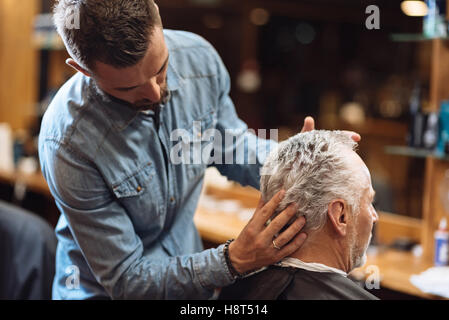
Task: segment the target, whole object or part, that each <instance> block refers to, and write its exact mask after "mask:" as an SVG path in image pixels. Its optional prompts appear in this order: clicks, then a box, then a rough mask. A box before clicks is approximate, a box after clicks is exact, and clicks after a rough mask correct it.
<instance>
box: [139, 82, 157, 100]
mask: <svg viewBox="0 0 449 320" xmlns="http://www.w3.org/2000/svg"><path fill="white" fill-rule="evenodd" d="M142 90H143V93H144V95H145V98H146V99H148V100H150V101H151V102H153V103H156V102H159V101H160V100H161V87H160V86H159V84H158V83H157V81H156V79H155V78H154V79H151V80H150V81H148V82H147V84H146V85H145V86H144V88H143V89H142Z"/></svg>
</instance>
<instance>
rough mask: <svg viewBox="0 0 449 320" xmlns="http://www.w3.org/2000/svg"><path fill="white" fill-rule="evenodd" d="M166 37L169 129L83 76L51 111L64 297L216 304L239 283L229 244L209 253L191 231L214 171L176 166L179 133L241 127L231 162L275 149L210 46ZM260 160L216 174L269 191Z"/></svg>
mask: <svg viewBox="0 0 449 320" xmlns="http://www.w3.org/2000/svg"><path fill="white" fill-rule="evenodd" d="M164 35H165V40H166V43H167V47H168V49H169V52H170V61H169V66H168V71H167V87H168V90H169V92H170V98H169V100H168V102H166V103H165V104H164V105H163V107H162V108H161V111H160V113H159V114H158V116H159V119H158V120H159V123H160V124H159V126H157V125H155V121H154V119H157V117H156V116H157V115H154V114H152V112H151V111H150V112H141V111H139V110H136V109H133V108H130V107H129V106H127V105H125V104H123V103H120V102H119V101H116V100H114V99H112V98H108V97H107V96H105V95H104V94H101V93H100V92H99V91H98V90H96V89H95V88H96V87H95V83H94V81H93V80H92V79H91V78H88V77H86V76H84V75H82V74H81V73H78V74H76V75H74V76H73V77H72V78H71V79H70V80H68V82H67V83H65V84H64V85H63V86H62V87H61V89H60V90H59V91H58V93H57V94H56V96H55V97H54V99H53V101H52V102H51V104H50V105H49V107H48V109H47V111H46V113H45V116H44V118H43V122H42V127H41V132H40V136H39V157H40V163H41V168H42V172H43V174H44V176H45V179H46V180H47V182H48V185H49V188H50V190H51V193H52V195H53V196H54V198H55V201H56V205H57V207H58V209H59V210H60V212H61V216H60V219H59V222H58V224H57V226H56V234H57V237H58V247H57V255H56V276H55V279H54V283H53V298H54V299H89V298H113V299H207V298H210V297H211V295H212V294H213V291H214V289H215V288H218V287H222V286H226V285H229V284H231V283H232V282H233V277H232V276H231V274H230V272H229V270H228V268H227V266H226V262H225V258H224V255H223V247H224V245H220V246H218V247H217V248H214V249H208V250H204V251H203V247H202V242H201V239H200V236H199V234H198V231H197V229H196V227H195V225H194V222H193V215H194V213H195V210H196V206H197V203H198V199H199V196H200V193H201V189H202V184H203V177H204V172H205V169H206V168H207V166H208V164H207V163H196V164H195V163H193V164H173V163H172V162H171V161H170V159H171V158H170V152H171V150H173V147H174V146H175V145H176V144H177V143H178V141H172V139H171V138H170V135H171V133H172V132H173V130H175V129H184V130H185V131H186V132H189V133H192V132H193V131H194V129H195V128H194V127H195V126H198V125H200V126H201V128H200V129H201V132H205V131H206V130H208V129H217V130H219V131H220V132H224V130H225V129H238V130H239V131H238V132H239V134H238V135H237V136H236V138H234V139H235V140H234V142H233V143H232V145H231V147H229V146H226V147H225V148H224V149H223V153H222V155H223V157H225V156H226V155H227V154H229V153H230V154H231V155H232V152H234V150H235V149H236V148H238V147H239V146H241V147H243V148H244V152H245V155H251V154H252V155H254V154H255V153H256V148H257V146H258V147H259V148H267V149H270V148H272V147H273V146H274V145H276V144H275V142H274V141H271V140H264V139H259V138H257V137H256V136H254V135H252V134H251V133H249V132H248V131H247V126H246V125H245V123H244V122H243V121H241V120H240V119H239V118H238V116H237V114H236V111H235V108H234V105H233V103H232V101H231V99H230V97H229V91H230V79H229V75H228V73H227V71H226V69H225V67H224V65H223V63H222V61H221V59H220V57H219V56H218V54H217V52H216V51H215V50H214V49H213V47H212V46H211V45H210V44H209V43H208V42H206V41H205V40H204V39H203V38H201V37H199V36H197V35H194V34H191V33H188V32H183V31H173V30H164ZM197 129H198V128H197ZM195 134H196V133H195ZM200 134H201V133H200ZM189 143H195V142H187V144H189ZM200 143H205V142H200ZM256 158H257V161H256V163H253V164H250V163H242V164H224V163H225V161H223V162H222V163H223V164H219V163H218V164H212V165H214V166H216V167H217V168H218V170H219V171H220V172H221V174H223V175H225V176H226V177H228V178H229V179H231V180H234V181H238V182H239V183H241V184H242V185H251V186H253V187H255V188H259V178H260V177H259V174H260V173H259V170H260V167H261V164H262V163H263V161H264V159H261V156H260V155H256ZM217 162H219V161H217ZM209 165H210V164H209Z"/></svg>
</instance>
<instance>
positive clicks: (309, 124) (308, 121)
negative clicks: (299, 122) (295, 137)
mask: <svg viewBox="0 0 449 320" xmlns="http://www.w3.org/2000/svg"><path fill="white" fill-rule="evenodd" d="M312 130H315V120H314V119H313V118H312V117H306V118H305V119H304V125H303V127H302V130H301V133H303V132H307V131H312Z"/></svg>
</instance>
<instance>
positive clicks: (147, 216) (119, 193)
mask: <svg viewBox="0 0 449 320" xmlns="http://www.w3.org/2000/svg"><path fill="white" fill-rule="evenodd" d="M112 190H113V192H114V195H115V197H116V198H117V199H118V201H120V203H121V204H122V205H123V206H124V207H125V208H126V210H127V212H128V214H129V216H130V218H131V220H132V221H133V224H134V228H135V230H136V231H146V232H156V233H157V229H159V230H160V229H161V228H162V226H163V221H164V216H165V211H164V207H163V205H162V201H161V199H162V197H161V190H160V186H159V184H158V183H157V181H156V179H155V169H154V166H153V164H152V163H148V164H147V165H145V166H144V167H141V168H140V169H138V170H136V171H135V172H134V173H132V174H129V175H128V177H127V178H125V179H124V180H122V181H120V182H119V183H116V184H113V185H112ZM149 226H151V229H152V230H148V228H149Z"/></svg>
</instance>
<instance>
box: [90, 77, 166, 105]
mask: <svg viewBox="0 0 449 320" xmlns="http://www.w3.org/2000/svg"><path fill="white" fill-rule="evenodd" d="M93 88H94V90H95V93H96V94H98V95H99V96H100V97H101V98H102V99H104V100H105V101H115V102H117V103H120V104H125V105H127V106H129V107H131V108H133V109H137V110H155V109H156V108H157V107H158V106H159V105H161V104H166V103H167V102H168V101H169V100H170V91H169V90H168V88H167V81H165V83H164V84H162V85H161V93H160V95H161V99H160V100H159V101H158V102H152V101H150V100H148V99H143V100H140V101H136V102H134V103H131V102H129V101H126V100H122V99H119V98H117V97H114V96H112V95H110V94H109V93H106V92H105V91H103V90H102V89H101V88H100V86H99V85H98V83H97V81H95V80H94V81H93Z"/></svg>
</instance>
